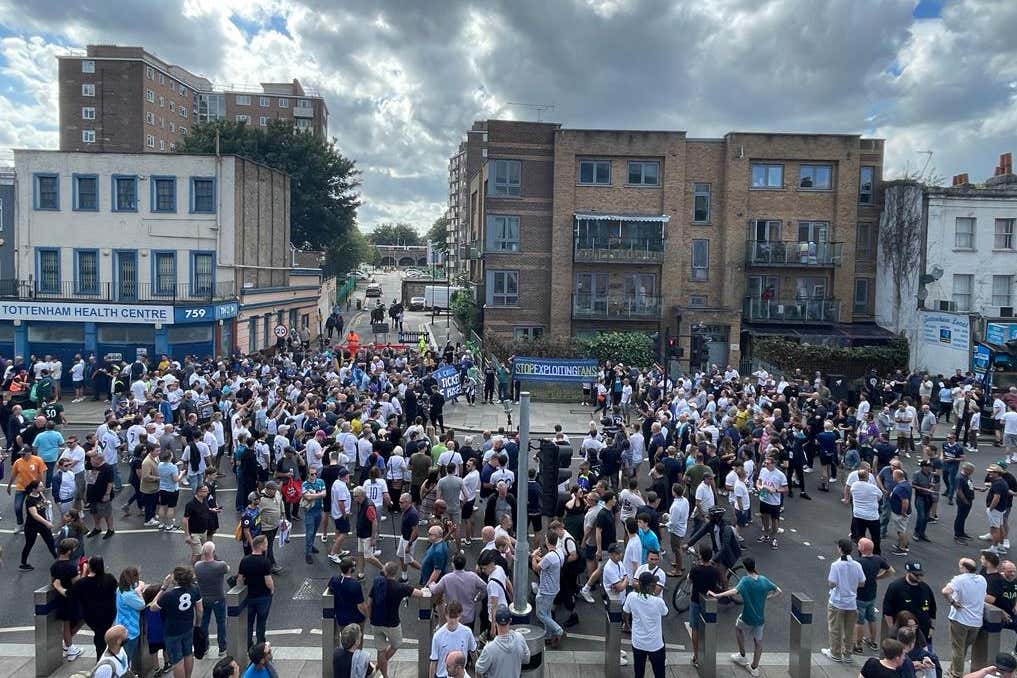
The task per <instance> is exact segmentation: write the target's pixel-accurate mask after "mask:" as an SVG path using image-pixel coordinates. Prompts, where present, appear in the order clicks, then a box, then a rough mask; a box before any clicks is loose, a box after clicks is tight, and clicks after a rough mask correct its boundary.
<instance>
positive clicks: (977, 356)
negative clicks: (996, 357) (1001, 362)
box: [971, 344, 992, 374]
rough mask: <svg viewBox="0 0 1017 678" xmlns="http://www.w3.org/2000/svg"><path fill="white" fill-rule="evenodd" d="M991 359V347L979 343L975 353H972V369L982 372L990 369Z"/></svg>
mask: <svg viewBox="0 0 1017 678" xmlns="http://www.w3.org/2000/svg"><path fill="white" fill-rule="evenodd" d="M991 359H992V353H991V352H990V351H989V348H988V347H987V346H982V345H981V344H977V345H976V346H975V351H974V353H973V354H972V355H971V369H972V370H974V371H975V372H978V373H980V374H981V373H983V372H985V371H986V370H988V369H989V361H990V360H991Z"/></svg>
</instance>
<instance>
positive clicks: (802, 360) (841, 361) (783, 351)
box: [753, 334, 909, 378]
mask: <svg viewBox="0 0 1017 678" xmlns="http://www.w3.org/2000/svg"><path fill="white" fill-rule="evenodd" d="M908 353H909V348H908V340H907V337H905V336H904V335H903V334H899V335H897V336H895V337H894V338H893V339H891V340H890V341H889V342H888V343H886V344H882V345H878V346H852V347H850V348H844V347H840V346H824V345H821V344H819V345H817V344H799V343H795V342H793V341H787V340H785V339H759V340H758V341H756V343H755V346H754V347H753V355H755V356H756V357H758V358H760V359H762V360H765V361H767V362H769V363H771V364H772V365H774V366H775V367H778V368H780V369H782V370H793V369H796V368H801V369H802V371H803V372H813V371H815V370H819V371H821V372H823V373H824V374H842V375H844V376H846V377H849V378H853V377H860V376H862V375H864V374H865V373H866V372H868V371H869V370H871V369H874V370H876V371H877V372H878V373H879V374H887V373H891V372H893V371H894V370H901V369H907V366H908Z"/></svg>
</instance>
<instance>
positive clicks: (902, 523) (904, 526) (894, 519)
mask: <svg viewBox="0 0 1017 678" xmlns="http://www.w3.org/2000/svg"><path fill="white" fill-rule="evenodd" d="M910 523H911V514H910V513H909V514H907V515H903V516H902V515H899V514H897V513H891V514H890V527H892V528H893V530H894V532H900V533H901V534H907V531H908V525H909V524H910Z"/></svg>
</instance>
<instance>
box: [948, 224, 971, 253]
mask: <svg viewBox="0 0 1017 678" xmlns="http://www.w3.org/2000/svg"><path fill="white" fill-rule="evenodd" d="M953 246H954V249H958V250H973V249H975V218H974V217H957V219H956V220H955V221H954V237H953Z"/></svg>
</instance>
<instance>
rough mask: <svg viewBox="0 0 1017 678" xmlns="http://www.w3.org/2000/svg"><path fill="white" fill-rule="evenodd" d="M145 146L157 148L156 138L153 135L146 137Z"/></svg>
mask: <svg viewBox="0 0 1017 678" xmlns="http://www.w3.org/2000/svg"><path fill="white" fill-rule="evenodd" d="M145 145H146V146H148V147H149V148H155V137H154V136H152V135H151V134H147V135H145Z"/></svg>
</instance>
